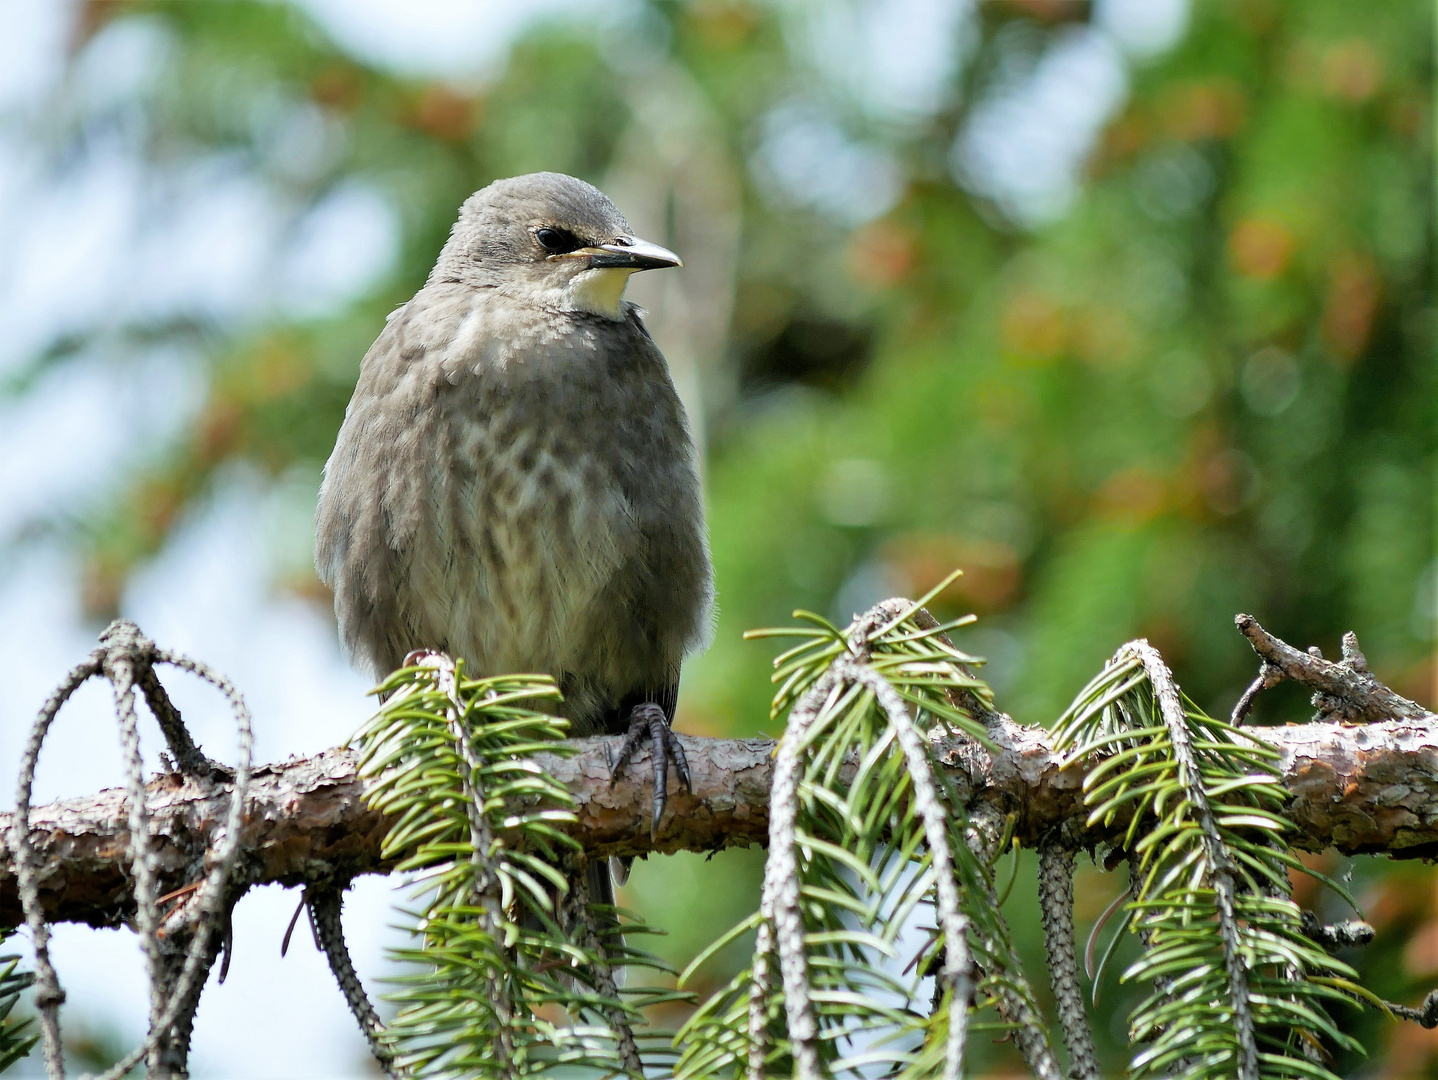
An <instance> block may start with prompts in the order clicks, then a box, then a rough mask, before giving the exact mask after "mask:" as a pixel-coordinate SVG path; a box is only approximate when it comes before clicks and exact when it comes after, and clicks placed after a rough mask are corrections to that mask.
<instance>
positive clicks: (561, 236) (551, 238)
mask: <svg viewBox="0 0 1438 1080" xmlns="http://www.w3.org/2000/svg"><path fill="white" fill-rule="evenodd" d="M534 238H535V239H536V240H538V241H539V246H540V247H542V248H544V250H545V251H547V252H549V253H550V254H551V255H562V254H563V253H564V252H566V251H573V250H574V249H575V248H577V247H579V241H578V240H576V239H575V238H574V237H573V236H572V235H571V234H570V233H567V232H565V231H564V230H563V229H536V230H535V232H534Z"/></svg>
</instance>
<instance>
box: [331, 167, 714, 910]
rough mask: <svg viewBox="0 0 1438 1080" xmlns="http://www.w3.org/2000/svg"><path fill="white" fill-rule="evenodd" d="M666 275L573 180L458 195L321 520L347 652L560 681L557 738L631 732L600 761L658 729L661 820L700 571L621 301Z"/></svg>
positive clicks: (703, 561) (669, 397)
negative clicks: (656, 274) (562, 727)
mask: <svg viewBox="0 0 1438 1080" xmlns="http://www.w3.org/2000/svg"><path fill="white" fill-rule="evenodd" d="M679 265H681V263H680V260H679V257H678V256H676V255H675V254H674V253H673V252H671V251H667V250H665V249H664V248H662V247H659V246H658V245H656V244H651V243H647V242H646V241H643V240H639V239H637V238H635V236H634V235H633V233H632V232H631V230H630V228H629V224H628V223H627V222H626V221H625V220H624V217H623V216H622V215H621V214H620V213H619V211H618V210H617V209H615V207H614V204H613V203H611V202H610V201H609V199H608V198H606V197H605V196H604V194H603V193H602V192H600V191H599V190H598V189H597V188H595V187H593V186H591V185H590V184H586V183H585V182H583V181H582V180H576V179H575V178H574V177H571V176H563V175H560V174H558V173H533V174H531V175H528V176H517V177H513V178H511V179H508V180H496V181H495V182H494V183H492V184H490V185H489V186H488V187H486V188H484V189H482V190H480V191H477V192H475V194H473V195H472V196H470V197H469V198H468V199H467V200H466V201H465V203H464V205H463V207H461V209H460V213H459V220H458V222H456V223H455V226H454V228H453V229H452V230H451V231H450V235H449V240H448V242H447V243H446V244H445V245H444V249H443V250H442V251H441V252H440V254H439V259H438V261H437V262H436V263H435V266H434V269H433V270H432V271H431V272H430V275H429V278H428V280H427V281H426V282H425V285H424V288H422V289H420V291H419V292H418V293H416V294H415V295H414V298H413V299H411V300H410V301H409V303H407V304H405V305H404V306H403V307H401V308H399V309H397V310H396V311H394V312H393V313H391V315H390V316H389V318H388V319H387V321H386V324H385V328H384V331H383V332H382V333H381V334H380V336H379V338H378V340H376V341H375V343H374V345H372V346H371V347H370V350H369V352H368V353H366V354H365V357H364V362H363V363H362V365H361V367H360V376H359V383H358V385H357V386H356V387H355V392H354V397H353V398H352V399H351V400H350V403H349V407H348V408H347V409H346V410H345V419H344V424H343V426H342V427H341V428H340V433H339V438H338V440H337V441H336V443H335V449H334V453H333V454H331V455H330V459H329V462H328V463H327V464H326V465H325V473H324V483H323V485H322V486H321V488H320V499H319V510H318V513H317V517H316V565H317V568H318V570H319V575H320V577H321V579H322V580H323V581H324V582H325V584H326V585H328V586H329V587H330V589H331V590H333V592H334V597H335V614H336V616H337V617H338V619H339V626H340V633H341V636H342V638H343V640H344V644H345V646H346V649H347V651H348V653H349V655H350V657H351V659H352V661H354V662H356V663H358V664H363V665H366V666H368V667H369V668H371V669H372V670H373V672H374V673H375V675H376V676H382V675H384V674H387V673H388V672H390V671H392V670H394V669H395V668H397V667H399V666H400V665H401V664H402V662H403V660H404V658H405V656H406V655H407V654H408V653H410V652H411V651H413V650H416V649H435V650H439V651H442V652H446V653H449V654H450V655H452V656H462V657H464V658H465V660H466V661H467V665H468V670H469V671H470V672H471V673H474V674H478V675H496V674H506V673H515V672H529V671H538V672H547V673H549V674H551V675H553V676H554V677H555V679H556V680H557V681H558V683H559V687H560V690H561V691H562V692H563V694H564V704H563V705H562V706H561V711H562V712H563V713H564V715H565V716H567V717H568V719H569V720H570V722H571V725H572V731H573V732H574V734H576V735H591V734H601V733H610V734H619V733H625V734H627V736H628V737H627V738H626V740H625V742H624V744H623V746H622V747H621V750H620V754H619V757H618V760H617V761H616V763H615V773H616V774H617V773H618V772H619V771H620V770H622V769H623V768H624V766H625V764H626V763H627V762H628V760H629V757H630V755H631V754H632V753H633V752H634V750H635V749H636V747H637V745H638V743H639V741H640V740H642V739H651V740H653V743H654V755H653V756H654V766H655V774H654V816H653V824H654V825H655V826H657V825H658V822H659V818H660V815H661V814H662V813H663V810H664V803H665V796H666V777H667V770H668V760H669V759H671V758H672V760H673V761H674V764H675V766H676V772H677V773H678V775H679V777H680V779H681V780H682V781H683V782H684V783H685V784H686V785H687V783H688V774H687V769H686V767H685V764H684V759H683V750H682V749H681V748H680V746H679V743H678V740H677V739H675V738H674V735H673V732H672V731H671V729H670V726H669V725H670V724H671V723H672V721H673V718H674V707H675V702H676V699H677V697H678V690H679V669H680V664H681V663H682V661H683V660H684V657H685V656H686V654H688V653H690V652H692V651H694V650H696V649H698V648H701V647H702V646H703V645H704V644H705V642H706V640H707V637H708V635H709V632H710V626H711V610H712V605H713V592H714V590H713V571H712V568H711V565H710V559H709V547H708V540H707V536H706V532H705V526H704V512H703V504H702V501H701V496H700V484H699V472H698V464H697V458H696V455H695V449H694V442H693V439H692V438H691V436H690V433H689V424H688V420H687V417H686V416H685V413H684V408H683V406H682V405H681V404H680V401H679V396H678V394H676V393H675V390H674V384H673V382H672V381H671V380H670V377H669V369H668V366H667V364H666V363H665V361H664V356H663V354H661V353H660V351H659V349H658V348H657V347H656V346H655V344H654V340H653V339H652V338H651V337H650V336H649V332H648V331H647V330H646V329H645V327H644V323H643V320H642V318H641V312H640V310H639V309H638V308H637V307H635V305H633V304H631V303H628V302H627V301H625V300H624V298H623V297H624V288H625V285H626V283H627V282H628V280H629V276H630V275H631V274H633V273H635V272H636V271H640V270H649V269H654V268H659V267H672V266H679ZM601 876H602V877H603V880H602V881H600V880H596V878H595V877H594V876H591V885H592V887H596V888H599V889H601V891H602V894H604V895H603V897H602V898H604V899H607V898H608V896H610V895H612V893H611V890H610V889H609V887H608V880H607V875H601Z"/></svg>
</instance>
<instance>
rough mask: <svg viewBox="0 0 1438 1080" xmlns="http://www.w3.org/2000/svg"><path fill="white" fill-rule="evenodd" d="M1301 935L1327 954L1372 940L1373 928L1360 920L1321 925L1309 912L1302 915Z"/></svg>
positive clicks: (1315, 916)
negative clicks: (1322, 948) (1323, 949)
mask: <svg viewBox="0 0 1438 1080" xmlns="http://www.w3.org/2000/svg"><path fill="white" fill-rule="evenodd" d="M1302 928H1303V933H1304V935H1305V936H1306V937H1308V938H1309V939H1310V940H1312V941H1316V942H1318V944H1320V945H1322V946H1323V947H1324V948H1325V949H1327V950H1328V951H1329V952H1337V951H1338V950H1339V949H1351V948H1358V947H1361V946H1364V945H1367V944H1369V943H1370V942H1372V940H1373V936H1374V935H1373V927H1372V926H1371V925H1370V924H1368V923H1366V922H1364V921H1363V920H1361V919H1347V920H1345V921H1344V922H1338V923H1322V922H1320V921H1319V919H1318V916H1317V915H1315V914H1313V912H1311V911H1305V912H1304V913H1303V921H1302Z"/></svg>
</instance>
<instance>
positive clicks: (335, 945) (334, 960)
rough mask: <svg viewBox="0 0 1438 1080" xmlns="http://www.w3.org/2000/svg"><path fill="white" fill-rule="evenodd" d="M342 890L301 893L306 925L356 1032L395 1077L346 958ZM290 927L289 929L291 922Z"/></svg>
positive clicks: (378, 1025) (379, 1026) (380, 1031)
mask: <svg viewBox="0 0 1438 1080" xmlns="http://www.w3.org/2000/svg"><path fill="white" fill-rule="evenodd" d="M344 889H345V886H343V885H337V884H330V885H325V886H318V885H312V886H310V887H309V888H307V889H306V890H305V899H304V902H303V903H304V906H305V907H307V908H308V909H309V912H310V924H311V926H312V927H313V929H314V932H315V938H316V943H317V944H318V945H319V948H320V951H321V952H322V953H324V954H325V959H326V960H328V961H329V965H330V971H331V972H333V973H334V977H335V981H336V982H337V983H339V986H340V993H341V994H343V995H344V999H345V1004H347V1005H348V1006H349V1008H350V1012H351V1013H353V1014H354V1018H355V1020H356V1021H357V1022H358V1023H359V1027H360V1031H361V1032H363V1033H364V1037H365V1042H367V1043H368V1044H369V1050H370V1053H371V1054H373V1055H374V1059H375V1060H376V1061H377V1062H379V1065H380V1068H382V1069H383V1070H384V1071H385V1075H386V1076H395V1075H396V1073H395V1071H394V1054H393V1052H392V1051H391V1050H390V1048H389V1047H388V1046H386V1045H385V1042H384V1039H383V1035H384V1024H383V1022H381V1020H380V1018H379V1013H377V1012H376V1011H375V1007H374V1004H373V1003H372V1002H371V1001H370V999H369V995H368V994H366V993H365V990H364V984H363V983H361V982H360V978H359V974H358V973H357V972H356V971H355V967H354V961H352V960H351V959H350V954H349V948H348V946H347V945H346V944H345V929H344V922H343V920H342V918H341V912H342V909H343V905H344ZM290 925H291V928H292V929H293V926H294V924H293V922H291V924H290ZM286 936H287V937H288V935H286Z"/></svg>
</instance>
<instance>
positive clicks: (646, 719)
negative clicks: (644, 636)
mask: <svg viewBox="0 0 1438 1080" xmlns="http://www.w3.org/2000/svg"><path fill="white" fill-rule="evenodd" d="M646 738H647V739H648V740H649V741H650V742H651V743H652V744H653V745H654V816H653V818H652V820H651V821H650V823H649V835H650V836H653V835H654V834H655V833H657V832H658V831H659V819H660V818H661V817H663V816H664V807H665V805H666V804H667V803H668V802H669V762H670V761H671V760H672V761H673V762H674V772H675V773H676V774H677V775H678V777H679V782H680V783H681V784H683V785H684V789H685V790H686V791H689V790H692V788H691V787H690V784H689V762H688V759H686V758H685V756H684V744H683V743H681V742H680V741H679V736H678V735H676V734H674V729H673V728H671V727H670V726H669V724H668V722H667V721H666V720H665V719H664V710H663V709H661V708H660V707H659V706H658V705H656V704H654V703H653V702H652V701H646V702H645V703H644V704H642V705H636V706H634V711H633V712H631V713H630V714H629V731H628V732H626V733H625V736H624V742H623V743H621V744H620V746H619V757H618V758H617V759H615V761H614V764H613V765H612V766H611V768H610V773H609V783H610V786H611V787H612V786H613V785H614V783H615V781H617V780H618V779H619V777H620V775H621V774H622V773H623V772H624V767H625V766H626V765H628V764H629V761H630V759H631V758H633V757H634V752H635V751H636V750H638V749H639V744H640V743H641V742H643V741H644V740H645V739H646Z"/></svg>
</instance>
